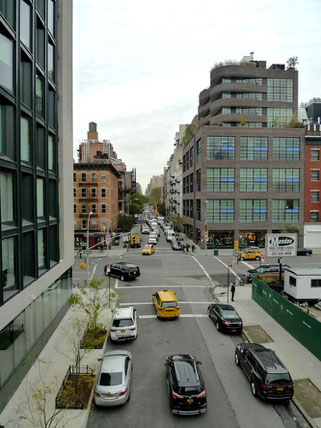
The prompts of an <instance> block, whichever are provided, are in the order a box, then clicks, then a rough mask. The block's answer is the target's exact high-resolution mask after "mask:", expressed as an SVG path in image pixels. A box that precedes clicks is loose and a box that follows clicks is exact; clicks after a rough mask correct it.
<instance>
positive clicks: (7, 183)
mask: <svg viewBox="0 0 321 428" xmlns="http://www.w3.org/2000/svg"><path fill="white" fill-rule="evenodd" d="M13 185H14V183H13V174H12V173H11V172H8V171H1V172H0V196H1V227H2V229H3V228H4V225H5V224H8V225H10V224H12V223H13V221H14V217H15V216H14V208H13V200H14V195H13Z"/></svg>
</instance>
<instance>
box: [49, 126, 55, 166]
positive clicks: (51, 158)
mask: <svg viewBox="0 0 321 428" xmlns="http://www.w3.org/2000/svg"><path fill="white" fill-rule="evenodd" d="M48 169H49V170H52V171H53V170H54V169H55V140H54V136H53V135H50V134H49V135H48Z"/></svg>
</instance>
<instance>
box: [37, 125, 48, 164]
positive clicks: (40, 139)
mask: <svg viewBox="0 0 321 428" xmlns="http://www.w3.org/2000/svg"><path fill="white" fill-rule="evenodd" d="M45 153H46V152H45V129H44V128H43V127H42V126H38V127H37V166H38V167H39V168H41V169H45V167H46V163H45V161H46V157H45Z"/></svg>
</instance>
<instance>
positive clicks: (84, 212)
mask: <svg viewBox="0 0 321 428" xmlns="http://www.w3.org/2000/svg"><path fill="white" fill-rule="evenodd" d="M81 214H87V205H86V204H81ZM85 221H86V220H85Z"/></svg>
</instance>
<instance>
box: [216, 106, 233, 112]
mask: <svg viewBox="0 0 321 428" xmlns="http://www.w3.org/2000/svg"><path fill="white" fill-rule="evenodd" d="M218 114H231V107H222V108H221V111H219V112H218Z"/></svg>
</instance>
